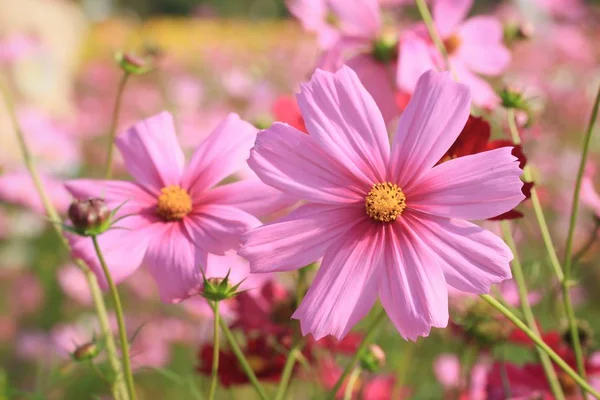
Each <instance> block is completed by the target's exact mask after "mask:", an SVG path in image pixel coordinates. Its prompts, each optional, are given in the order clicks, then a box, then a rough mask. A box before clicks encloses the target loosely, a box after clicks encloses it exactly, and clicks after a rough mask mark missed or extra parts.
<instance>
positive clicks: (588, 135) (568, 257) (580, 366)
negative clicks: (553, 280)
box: [562, 88, 600, 378]
mask: <svg viewBox="0 0 600 400" xmlns="http://www.w3.org/2000/svg"><path fill="white" fill-rule="evenodd" d="M598 108H600V88H598V93H597V94H596V101H595V102H594V107H593V109H592V115H591V116H590V121H589V123H588V126H587V130H586V132H585V137H584V139H583V149H582V151H581V162H580V163H579V171H577V179H576V180H575V190H574V192H573V203H572V205H571V221H570V223H569V234H568V235H567V244H566V246H565V259H564V274H565V276H564V279H563V280H562V289H563V301H564V304H565V310H566V312H567V319H568V321H569V331H570V332H571V341H572V342H573V350H574V351H575V359H576V360H577V370H578V371H579V374H580V375H581V376H582V377H584V378H585V362H584V359H583V351H582V349H581V341H580V340H579V331H578V326H577V320H576V319H575V311H574V310H573V302H572V301H571V296H570V294H569V287H570V285H571V282H570V279H571V269H572V268H571V266H572V265H573V263H572V262H573V237H574V236H575V227H576V225H577V214H578V212H579V197H580V195H581V182H582V181H583V174H584V172H585V165H586V163H587V158H588V152H589V150H590V142H591V139H592V133H593V131H594V125H595V124H596V118H598Z"/></svg>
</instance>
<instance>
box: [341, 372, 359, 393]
mask: <svg viewBox="0 0 600 400" xmlns="http://www.w3.org/2000/svg"><path fill="white" fill-rule="evenodd" d="M360 372H361V370H360V367H356V368H354V371H352V374H350V378H348V384H347V385H346V390H344V400H352V392H354V385H356V382H357V381H358V378H359V377H360Z"/></svg>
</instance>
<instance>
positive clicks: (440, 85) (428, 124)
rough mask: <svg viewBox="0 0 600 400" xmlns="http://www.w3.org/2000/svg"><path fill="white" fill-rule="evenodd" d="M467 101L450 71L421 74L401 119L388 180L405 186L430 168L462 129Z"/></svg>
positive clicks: (468, 103)
mask: <svg viewBox="0 0 600 400" xmlns="http://www.w3.org/2000/svg"><path fill="white" fill-rule="evenodd" d="M470 102H471V98H470V96H469V89H468V87H467V86H465V85H462V84H459V83H456V82H454V81H453V80H452V78H451V77H450V73H449V72H434V71H428V72H426V73H424V74H423V75H422V76H421V78H419V81H418V82H417V87H416V88H415V92H414V94H413V96H412V98H411V99H410V101H409V103H408V106H406V109H405V110H404V112H403V113H402V115H401V116H400V121H399V123H398V129H397V131H396V136H395V137H394V141H393V144H392V157H391V167H390V171H391V173H392V177H391V179H390V180H391V181H392V182H398V184H399V185H400V186H401V187H407V186H409V185H410V183H411V182H412V181H414V180H415V179H418V178H419V177H420V176H421V175H423V174H424V173H426V172H427V171H428V170H429V169H430V168H432V167H433V166H434V165H435V164H436V163H437V162H438V161H439V160H440V158H441V157H442V156H443V155H444V154H445V153H446V151H447V150H448V149H449V148H450V146H451V145H452V144H453V143H454V141H455V140H456V138H457V137H458V135H459V134H460V132H461V131H462V128H463V127H464V126H465V124H466V122H467V118H468V117H469V112H470Z"/></svg>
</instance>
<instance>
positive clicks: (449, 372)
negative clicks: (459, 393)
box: [433, 354, 460, 389]
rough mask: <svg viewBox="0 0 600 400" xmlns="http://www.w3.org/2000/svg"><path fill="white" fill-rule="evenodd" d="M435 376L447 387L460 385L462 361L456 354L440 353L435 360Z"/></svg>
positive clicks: (451, 387)
mask: <svg viewBox="0 0 600 400" xmlns="http://www.w3.org/2000/svg"><path fill="white" fill-rule="evenodd" d="M433 372H434V373H435V377H436V378H437V380H438V381H439V382H440V383H441V384H442V386H443V387H444V388H445V389H455V388H458V387H459V386H460V362H459V361H458V357H457V356H456V355H454V354H440V355H439V356H437V358H436V359H435V361H434V362H433Z"/></svg>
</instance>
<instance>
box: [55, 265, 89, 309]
mask: <svg viewBox="0 0 600 400" xmlns="http://www.w3.org/2000/svg"><path fill="white" fill-rule="evenodd" d="M57 278H58V279H57V280H58V284H59V285H60V287H61V289H62V290H63V292H65V293H66V294H67V295H68V296H69V297H70V298H72V299H73V300H75V301H77V302H78V303H81V304H83V305H90V304H92V293H91V292H90V286H89V285H88V282H87V280H86V277H85V274H84V272H83V271H82V270H81V269H80V268H79V267H76V266H75V265H73V264H69V265H65V266H64V267H61V268H60V269H59V270H58V271H57Z"/></svg>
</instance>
